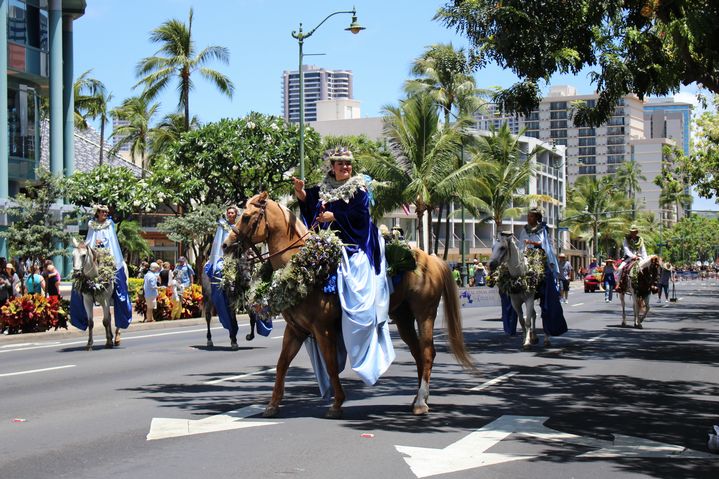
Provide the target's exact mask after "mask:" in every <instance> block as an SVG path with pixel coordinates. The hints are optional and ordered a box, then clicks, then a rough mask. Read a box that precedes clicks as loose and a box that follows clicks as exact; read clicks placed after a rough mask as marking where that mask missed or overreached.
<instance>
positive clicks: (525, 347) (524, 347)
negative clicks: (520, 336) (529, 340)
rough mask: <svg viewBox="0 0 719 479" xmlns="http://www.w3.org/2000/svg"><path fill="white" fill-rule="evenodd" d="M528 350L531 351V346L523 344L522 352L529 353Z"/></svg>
mask: <svg viewBox="0 0 719 479" xmlns="http://www.w3.org/2000/svg"><path fill="white" fill-rule="evenodd" d="M530 349H532V345H531V344H523V345H522V350H524V351H529V350H530Z"/></svg>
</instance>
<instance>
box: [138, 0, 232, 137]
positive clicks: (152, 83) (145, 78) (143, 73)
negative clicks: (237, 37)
mask: <svg viewBox="0 0 719 479" xmlns="http://www.w3.org/2000/svg"><path fill="white" fill-rule="evenodd" d="M192 18H193V13H192V8H190V15H189V18H188V22H187V23H183V22H181V21H180V20H176V19H173V20H168V21H166V22H165V23H163V24H162V25H160V26H159V27H157V28H156V29H154V30H153V31H152V32H151V34H150V40H151V41H152V42H153V43H159V44H160V49H159V50H158V51H157V52H156V53H155V56H152V57H147V58H144V59H142V60H141V61H140V63H139V64H138V65H137V76H138V77H142V78H141V79H140V81H138V82H137V84H136V85H135V87H138V86H140V85H142V86H143V87H144V89H145V90H144V93H143V96H146V97H147V98H148V99H149V100H153V99H155V98H156V97H157V95H158V94H159V93H160V92H161V91H162V90H164V89H165V87H167V85H168V84H169V83H170V82H171V81H172V79H173V78H177V80H178V86H177V90H178V92H179V93H180V99H179V104H178V107H179V109H180V110H181V111H183V113H184V115H185V131H189V129H190V90H192V88H193V86H194V84H193V82H192V74H193V73H195V72H197V73H198V74H199V75H200V76H201V77H203V78H205V79H207V80H209V81H210V82H211V83H213V84H214V85H215V86H216V87H217V89H218V90H219V91H220V92H221V93H223V94H224V95H227V96H228V97H229V98H232V94H233V93H234V91H235V86H234V85H233V84H232V81H230V79H229V78H228V77H227V76H225V75H223V74H222V73H220V72H218V71H217V70H213V69H211V68H208V67H206V66H205V65H206V64H207V63H208V62H210V61H211V60H217V61H219V62H221V63H224V64H228V63H229V61H230V52H229V50H228V49H227V48H226V47H220V46H209V47H206V48H204V49H203V50H202V51H200V52H197V50H196V47H195V42H194V41H193V40H192Z"/></svg>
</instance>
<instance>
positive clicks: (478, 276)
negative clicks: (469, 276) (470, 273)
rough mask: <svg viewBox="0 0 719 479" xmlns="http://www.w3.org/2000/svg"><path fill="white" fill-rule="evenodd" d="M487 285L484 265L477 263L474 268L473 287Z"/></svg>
mask: <svg viewBox="0 0 719 479" xmlns="http://www.w3.org/2000/svg"><path fill="white" fill-rule="evenodd" d="M486 284H487V270H486V269H485V267H484V263H479V262H478V263H477V266H475V268H474V285H475V286H484V285H486Z"/></svg>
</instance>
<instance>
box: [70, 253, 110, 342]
mask: <svg viewBox="0 0 719 479" xmlns="http://www.w3.org/2000/svg"><path fill="white" fill-rule="evenodd" d="M73 244H74V245H75V249H74V250H73V251H72V270H73V278H76V281H75V282H74V283H73V288H74V287H76V284H78V283H79V284H85V283H87V282H88V281H92V280H94V279H95V278H97V276H98V271H97V266H98V265H97V255H96V253H95V251H94V250H93V249H92V248H90V247H89V246H88V245H86V244H85V242H80V243H78V242H77V240H75V239H73ZM114 289H115V283H114V281H110V282H109V283H108V284H107V285H106V286H105V288H104V289H101V290H89V289H87V288H82V290H81V293H82V301H83V305H84V306H85V312H86V313H87V331H88V339H87V346H85V349H86V350H87V351H91V350H92V344H93V340H92V329H93V327H94V325H95V322H94V320H93V317H92V313H93V307H94V305H95V303H97V304H99V305H100V306H101V307H102V315H103V317H102V324H103V326H105V338H106V342H105V348H108V349H111V348H112V347H113V345H114V346H119V345H120V330H119V328H118V329H116V330H115V337H114V341H113V336H112V323H111V321H112V318H111V316H110V304H111V303H112V294H113V291H114Z"/></svg>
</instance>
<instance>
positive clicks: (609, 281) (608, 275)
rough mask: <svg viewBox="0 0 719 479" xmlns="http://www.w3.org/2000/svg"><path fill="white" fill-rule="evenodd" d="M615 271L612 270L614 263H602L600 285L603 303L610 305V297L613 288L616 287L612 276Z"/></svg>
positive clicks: (610, 260) (608, 261)
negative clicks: (602, 286) (601, 286)
mask: <svg viewBox="0 0 719 479" xmlns="http://www.w3.org/2000/svg"><path fill="white" fill-rule="evenodd" d="M615 273H616V269H615V268H614V261H613V260H612V259H607V260H606V261H605V262H604V271H602V284H603V285H604V302H605V303H611V302H612V295H613V294H614V286H615V285H616V278H615V276H614V274H615Z"/></svg>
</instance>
